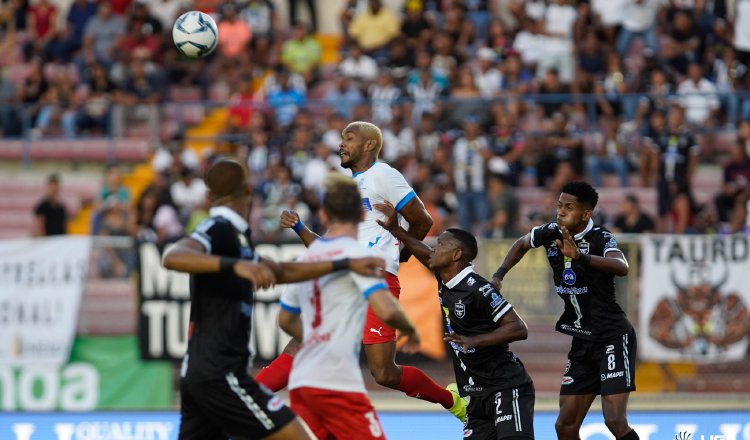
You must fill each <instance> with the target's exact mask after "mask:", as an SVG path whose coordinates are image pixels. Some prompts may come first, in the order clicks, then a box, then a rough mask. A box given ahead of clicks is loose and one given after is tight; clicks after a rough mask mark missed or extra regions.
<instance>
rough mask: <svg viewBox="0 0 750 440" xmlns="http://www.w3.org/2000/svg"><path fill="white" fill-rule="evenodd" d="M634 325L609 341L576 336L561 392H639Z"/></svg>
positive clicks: (572, 393) (565, 393) (567, 393)
mask: <svg viewBox="0 0 750 440" xmlns="http://www.w3.org/2000/svg"><path fill="white" fill-rule="evenodd" d="M636 348H637V341H636V339H635V330H633V329H632V328H631V329H630V330H629V331H628V332H627V333H625V334H624V335H622V336H618V337H616V338H613V339H611V340H609V341H606V342H592V341H586V340H584V339H580V338H573V344H572V345H571V347H570V353H568V365H567V367H565V373H564V374H563V379H562V385H561V386H560V394H561V395H581V394H601V395H602V396H607V395H610V394H620V393H628V392H631V391H635V351H636Z"/></svg>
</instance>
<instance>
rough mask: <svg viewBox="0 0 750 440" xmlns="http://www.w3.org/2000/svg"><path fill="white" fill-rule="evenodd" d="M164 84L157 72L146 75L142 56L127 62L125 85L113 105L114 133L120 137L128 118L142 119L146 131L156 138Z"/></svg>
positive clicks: (128, 120) (130, 119) (122, 134)
mask: <svg viewBox="0 0 750 440" xmlns="http://www.w3.org/2000/svg"><path fill="white" fill-rule="evenodd" d="M162 93H163V86H162V84H161V81H160V80H159V78H158V76H157V75H156V74H151V75H149V74H148V73H147V72H146V66H145V63H144V61H143V60H142V59H138V58H135V59H134V60H133V61H132V62H131V63H130V69H129V72H128V76H127V80H126V83H125V88H124V90H122V92H121V93H119V94H118V97H119V99H118V103H117V105H115V106H114V107H113V109H112V122H113V124H114V126H113V134H114V136H115V137H123V136H124V135H125V130H126V126H127V123H128V122H132V121H139V122H145V123H146V124H147V126H148V133H149V135H150V136H151V137H152V138H157V137H158V135H159V129H160V122H159V121H160V117H161V114H160V108H159V107H158V104H159V103H160V102H161V101H162Z"/></svg>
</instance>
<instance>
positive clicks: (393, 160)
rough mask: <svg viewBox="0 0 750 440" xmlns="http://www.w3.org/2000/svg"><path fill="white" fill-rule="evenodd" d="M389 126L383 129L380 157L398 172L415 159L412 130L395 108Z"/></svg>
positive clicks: (401, 113)
mask: <svg viewBox="0 0 750 440" xmlns="http://www.w3.org/2000/svg"><path fill="white" fill-rule="evenodd" d="M397 109H398V110H397V111H396V113H395V114H394V115H393V118H392V119H391V122H390V124H388V125H387V126H385V127H384V128H383V151H382V154H381V157H382V158H383V160H384V161H385V162H387V163H389V164H391V165H392V166H393V167H394V168H396V169H398V170H402V171H403V170H404V167H405V166H406V165H407V164H408V163H409V162H410V161H411V160H412V159H413V158H414V157H415V155H414V153H415V151H416V147H415V146H414V142H415V137H414V130H412V128H411V126H410V125H409V124H407V123H406V121H405V118H404V116H403V111H402V110H400V107H397Z"/></svg>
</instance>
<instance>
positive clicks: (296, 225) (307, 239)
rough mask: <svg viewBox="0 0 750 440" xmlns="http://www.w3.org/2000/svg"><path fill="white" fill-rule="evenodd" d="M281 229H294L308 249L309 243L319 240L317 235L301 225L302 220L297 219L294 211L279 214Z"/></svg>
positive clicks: (297, 215)
mask: <svg viewBox="0 0 750 440" xmlns="http://www.w3.org/2000/svg"><path fill="white" fill-rule="evenodd" d="M281 227H282V228H291V229H294V232H296V233H297V235H298V236H299V238H300V239H301V240H302V243H303V244H304V245H305V247H309V246H310V243H312V242H313V241H315V240H317V239H318V238H320V236H319V235H318V234H316V233H315V232H313V231H311V230H310V228H308V227H307V226H305V224H304V223H302V219H300V218H299V214H297V212H296V211H292V210H285V211H283V212H282V213H281Z"/></svg>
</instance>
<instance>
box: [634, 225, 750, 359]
mask: <svg viewBox="0 0 750 440" xmlns="http://www.w3.org/2000/svg"><path fill="white" fill-rule="evenodd" d="M641 251H642V261H641V268H642V276H641V294H640V299H639V303H638V306H639V316H640V326H639V327H640V332H639V333H638V349H639V350H638V353H639V356H640V358H641V359H643V360H651V361H688V362H725V361H734V360H739V359H742V358H744V357H745V355H746V353H747V348H748V341H749V340H750V331H749V330H750V321H748V309H747V306H748V304H750V238H749V237H747V236H744V235H733V236H720V235H644V236H643V237H642V239H641Z"/></svg>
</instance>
